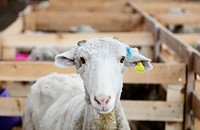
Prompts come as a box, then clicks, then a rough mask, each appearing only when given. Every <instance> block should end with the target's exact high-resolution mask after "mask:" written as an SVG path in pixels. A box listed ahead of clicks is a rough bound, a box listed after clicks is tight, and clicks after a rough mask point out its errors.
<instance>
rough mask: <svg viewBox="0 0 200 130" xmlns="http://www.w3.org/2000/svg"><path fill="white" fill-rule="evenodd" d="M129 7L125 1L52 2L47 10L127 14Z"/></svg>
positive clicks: (85, 0) (86, 0)
mask: <svg viewBox="0 0 200 130" xmlns="http://www.w3.org/2000/svg"><path fill="white" fill-rule="evenodd" d="M127 8H128V6H126V2H125V1H98V0H95V1H94V0H84V1H81V2H79V1H64V2H59V1H55V2H53V1H50V4H49V7H48V8H47V10H61V11H77V10H78V11H90V12H127ZM128 12H130V10H129V11H128Z"/></svg>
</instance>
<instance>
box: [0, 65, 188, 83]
mask: <svg viewBox="0 0 200 130" xmlns="http://www.w3.org/2000/svg"><path fill="white" fill-rule="evenodd" d="M153 66H154V69H153V70H152V71H149V72H146V73H144V74H140V73H136V72H134V71H133V69H132V68H130V69H128V71H127V72H126V74H125V79H124V82H125V83H149V84H159V83H160V84H185V81H186V77H185V73H186V67H185V65H184V64H157V63H155V64H153ZM32 68H34V69H32ZM47 68H48V69H47ZM0 72H1V73H0V81H32V80H36V79H38V78H39V77H41V76H44V75H47V74H49V73H52V72H59V73H73V72H75V69H74V68H71V67H70V68H67V69H60V68H57V67H55V66H54V65H53V63H52V62H0Z"/></svg>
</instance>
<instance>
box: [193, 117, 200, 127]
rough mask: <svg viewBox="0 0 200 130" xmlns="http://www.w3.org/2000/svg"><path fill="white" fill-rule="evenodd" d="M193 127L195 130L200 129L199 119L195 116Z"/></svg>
mask: <svg viewBox="0 0 200 130" xmlns="http://www.w3.org/2000/svg"><path fill="white" fill-rule="evenodd" d="M194 128H195V130H199V129H200V120H199V119H197V118H195V120H194Z"/></svg>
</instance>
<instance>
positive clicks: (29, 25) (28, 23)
mask: <svg viewBox="0 0 200 130" xmlns="http://www.w3.org/2000/svg"><path fill="white" fill-rule="evenodd" d="M23 18H24V24H25V25H24V28H25V30H31V31H35V30H36V29H37V28H36V27H37V25H36V19H35V15H34V14H33V13H24V14H23Z"/></svg>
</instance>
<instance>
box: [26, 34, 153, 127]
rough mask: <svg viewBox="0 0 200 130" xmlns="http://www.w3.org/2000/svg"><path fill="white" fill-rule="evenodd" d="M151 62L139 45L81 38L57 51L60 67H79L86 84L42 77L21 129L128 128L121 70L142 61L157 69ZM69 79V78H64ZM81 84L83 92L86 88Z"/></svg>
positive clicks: (29, 103)
mask: <svg viewBox="0 0 200 130" xmlns="http://www.w3.org/2000/svg"><path fill="white" fill-rule="evenodd" d="M150 61H151V60H150V59H148V58H146V57H144V56H143V55H141V54H139V52H138V50H137V49H136V48H130V47H129V46H127V45H126V44H123V43H121V42H120V41H118V40H115V39H112V38H94V39H90V40H84V41H81V42H79V43H78V46H76V47H74V48H72V49H71V50H69V51H67V52H64V53H62V54H59V55H57V56H56V60H55V64H56V65H57V66H60V67H67V66H72V65H75V66H76V70H77V73H78V74H80V76H81V78H82V79H83V82H84V85H83V84H82V85H80V86H79V85H77V86H76V85H73V83H69V84H71V85H66V86H61V85H60V84H61V82H62V81H63V80H64V79H58V80H57V78H55V77H53V78H48V77H49V76H47V77H44V78H42V79H40V80H38V81H37V82H36V83H35V84H34V85H33V86H32V91H31V93H30V95H29V96H28V101H27V105H26V108H25V114H24V124H23V128H24V129H25V130H33V129H37V130H50V129H52V130H61V129H67V130H77V129H78V130H79V129H83V130H88V129H94V130H101V129H104V130H110V129H119V130H129V129H130V127H129V125H128V121H127V119H126V116H125V113H124V111H123V108H122V107H121V103H120V96H121V91H122V86H123V74H124V72H125V69H126V68H127V67H134V66H135V65H136V64H137V63H138V62H142V64H143V65H144V69H145V70H151V69H152V68H153V67H152V65H151V63H150ZM50 77H51V75H50ZM58 77H59V76H58ZM68 79H69V77H67V76H66V79H65V81H67V80H68ZM52 80H57V81H56V82H57V83H58V84H57V85H56V84H54V83H51V82H54V81H52ZM47 81H48V82H47ZM77 82H78V81H77ZM46 84H48V85H46ZM55 86H56V87H55ZM83 86H84V89H85V91H82V88H83ZM63 87H64V88H63ZM65 87H66V88H68V89H73V90H76V89H78V90H77V91H76V92H80V91H82V93H80V94H77V93H76V92H74V91H70V90H69V91H63V90H65ZM52 88H53V89H52ZM54 88H55V89H54ZM79 90H80V91H79ZM54 91H56V92H54ZM57 91H58V92H59V93H57ZM76 94H77V95H76ZM69 95H70V96H69ZM71 95H76V96H71ZM36 97H37V98H36ZM54 97H55V98H54Z"/></svg>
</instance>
